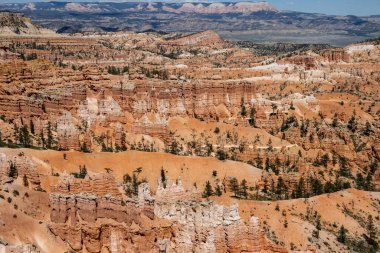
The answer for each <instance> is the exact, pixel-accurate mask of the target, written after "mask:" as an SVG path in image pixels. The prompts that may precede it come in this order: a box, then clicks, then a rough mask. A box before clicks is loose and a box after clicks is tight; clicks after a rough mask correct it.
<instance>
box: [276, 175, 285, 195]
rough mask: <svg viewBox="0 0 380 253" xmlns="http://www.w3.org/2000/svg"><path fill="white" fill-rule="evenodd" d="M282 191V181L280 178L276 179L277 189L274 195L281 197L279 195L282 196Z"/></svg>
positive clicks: (283, 187)
mask: <svg viewBox="0 0 380 253" xmlns="http://www.w3.org/2000/svg"><path fill="white" fill-rule="evenodd" d="M284 189H285V183H284V180H283V179H282V177H278V180H277V187H276V194H277V195H279V196H280V197H281V195H282V194H283V191H284Z"/></svg>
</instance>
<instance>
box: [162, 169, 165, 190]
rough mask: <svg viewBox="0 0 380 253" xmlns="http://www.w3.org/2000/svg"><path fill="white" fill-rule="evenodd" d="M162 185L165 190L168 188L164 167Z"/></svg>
mask: <svg viewBox="0 0 380 253" xmlns="http://www.w3.org/2000/svg"><path fill="white" fill-rule="evenodd" d="M161 183H162V185H163V186H164V188H166V175H165V170H164V167H161Z"/></svg>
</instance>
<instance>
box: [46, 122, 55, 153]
mask: <svg viewBox="0 0 380 253" xmlns="http://www.w3.org/2000/svg"><path fill="white" fill-rule="evenodd" d="M47 131H48V138H47V143H46V147H47V148H48V149H52V148H53V144H54V137H53V132H52V129H51V123H50V121H49V122H48V127H47Z"/></svg>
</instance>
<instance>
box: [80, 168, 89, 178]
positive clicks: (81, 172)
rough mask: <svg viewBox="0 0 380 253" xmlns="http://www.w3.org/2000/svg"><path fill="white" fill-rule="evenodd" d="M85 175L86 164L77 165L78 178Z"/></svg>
mask: <svg viewBox="0 0 380 253" xmlns="http://www.w3.org/2000/svg"><path fill="white" fill-rule="evenodd" d="M86 175H87V169H86V165H83V167H81V166H79V178H85V177H86Z"/></svg>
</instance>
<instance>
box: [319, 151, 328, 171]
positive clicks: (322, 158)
mask: <svg viewBox="0 0 380 253" xmlns="http://www.w3.org/2000/svg"><path fill="white" fill-rule="evenodd" d="M329 161H330V158H329V155H328V154H327V153H325V154H324V155H323V156H322V157H321V161H320V162H321V164H322V165H323V166H324V167H325V168H327V164H328V162H329Z"/></svg>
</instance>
